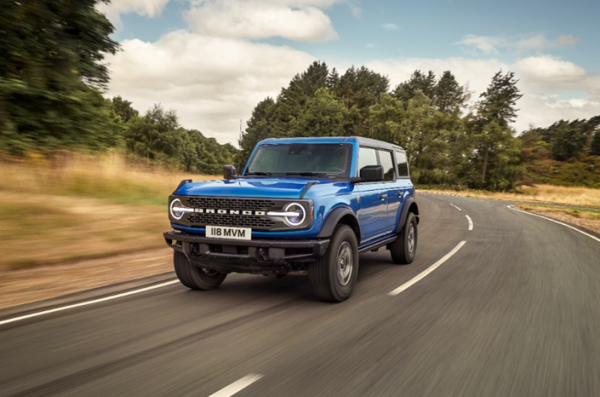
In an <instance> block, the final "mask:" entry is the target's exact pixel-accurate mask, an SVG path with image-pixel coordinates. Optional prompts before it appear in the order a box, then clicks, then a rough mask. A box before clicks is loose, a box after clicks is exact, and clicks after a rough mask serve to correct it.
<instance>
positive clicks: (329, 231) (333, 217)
mask: <svg viewBox="0 0 600 397" xmlns="http://www.w3.org/2000/svg"><path fill="white" fill-rule="evenodd" d="M345 216H351V217H352V219H354V222H353V225H350V226H351V227H352V229H354V233H355V234H356V238H357V240H358V242H359V244H360V223H359V222H358V219H357V218H356V214H355V213H354V212H353V211H352V210H351V209H350V208H348V207H341V208H336V209H334V210H333V211H331V213H329V215H328V216H327V218H326V219H325V221H324V222H323V226H322V227H321V231H320V232H319V234H318V235H317V237H318V238H328V237H331V236H332V235H333V232H334V230H335V228H336V226H337V225H338V224H339V223H340V220H342V218H343V217H345Z"/></svg>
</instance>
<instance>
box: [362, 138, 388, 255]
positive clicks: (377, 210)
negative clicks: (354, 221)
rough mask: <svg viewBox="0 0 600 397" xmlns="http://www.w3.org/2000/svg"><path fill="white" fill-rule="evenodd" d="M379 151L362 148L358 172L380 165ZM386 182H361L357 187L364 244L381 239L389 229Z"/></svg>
mask: <svg viewBox="0 0 600 397" xmlns="http://www.w3.org/2000/svg"><path fill="white" fill-rule="evenodd" d="M378 164H379V159H378V155H377V150H376V149H373V148H369V147H360V148H359V152H358V170H359V175H360V169H361V168H362V167H365V166H367V165H378ZM384 185H385V183H384V182H360V183H357V184H356V185H355V188H356V190H357V192H358V193H359V195H360V201H359V203H360V209H359V210H358V220H359V222H360V231H361V240H362V243H361V245H362V244H364V243H367V242H368V241H370V240H374V239H376V238H378V237H381V236H382V235H384V234H385V233H386V229H387V216H388V212H387V197H388V196H387V192H386V188H385V186H384Z"/></svg>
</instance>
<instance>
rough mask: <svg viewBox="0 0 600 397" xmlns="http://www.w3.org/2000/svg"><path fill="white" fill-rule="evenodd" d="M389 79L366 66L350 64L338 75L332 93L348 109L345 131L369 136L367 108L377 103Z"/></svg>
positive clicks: (385, 91)
mask: <svg viewBox="0 0 600 397" xmlns="http://www.w3.org/2000/svg"><path fill="white" fill-rule="evenodd" d="M389 85H390V82H389V79H388V78H387V77H386V76H383V75H380V74H379V73H376V72H373V71H371V70H369V69H367V68H366V67H364V66H362V67H360V68H358V69H357V68H355V67H354V66H352V67H351V68H349V69H348V70H347V71H346V73H344V74H343V75H342V77H340V79H339V82H338V84H337V86H336V87H335V88H334V89H333V93H334V95H335V96H337V98H338V99H339V100H340V101H341V102H342V104H343V105H344V106H345V107H346V109H348V111H349V117H350V123H349V124H348V128H347V130H346V132H347V133H348V134H350V135H365V136H370V135H371V134H372V131H370V130H369V128H368V125H367V123H366V122H367V118H368V117H369V108H370V107H371V106H373V105H374V104H376V103H378V102H379V101H380V99H381V96H382V95H383V94H385V93H387V91H388V89H389Z"/></svg>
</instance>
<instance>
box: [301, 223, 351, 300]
mask: <svg viewBox="0 0 600 397" xmlns="http://www.w3.org/2000/svg"><path fill="white" fill-rule="evenodd" d="M357 277H358V243H357V241H356V235H355V234H354V231H353V230H352V229H351V228H350V227H349V226H347V225H340V226H338V227H337V228H336V230H335V232H334V234H333V238H332V239H331V242H330V243H329V247H328V248H327V252H326V253H325V255H324V256H322V257H321V258H319V260H317V262H315V263H313V264H311V265H310V266H309V269H308V280H309V282H310V286H311V288H312V290H313V292H314V294H315V295H316V296H317V298H319V299H321V300H324V301H327V302H342V301H344V300H346V299H348V298H349V297H350V295H352V290H353V289H354V284H356V279H357Z"/></svg>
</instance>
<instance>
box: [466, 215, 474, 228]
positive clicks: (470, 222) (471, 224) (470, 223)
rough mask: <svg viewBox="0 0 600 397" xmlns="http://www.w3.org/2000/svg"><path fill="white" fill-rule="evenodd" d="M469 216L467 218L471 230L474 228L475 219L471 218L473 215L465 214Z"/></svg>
mask: <svg viewBox="0 0 600 397" xmlns="http://www.w3.org/2000/svg"><path fill="white" fill-rule="evenodd" d="M465 216H466V217H467V220H468V221H469V230H473V220H472V219H471V217H470V216H469V215H465Z"/></svg>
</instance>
